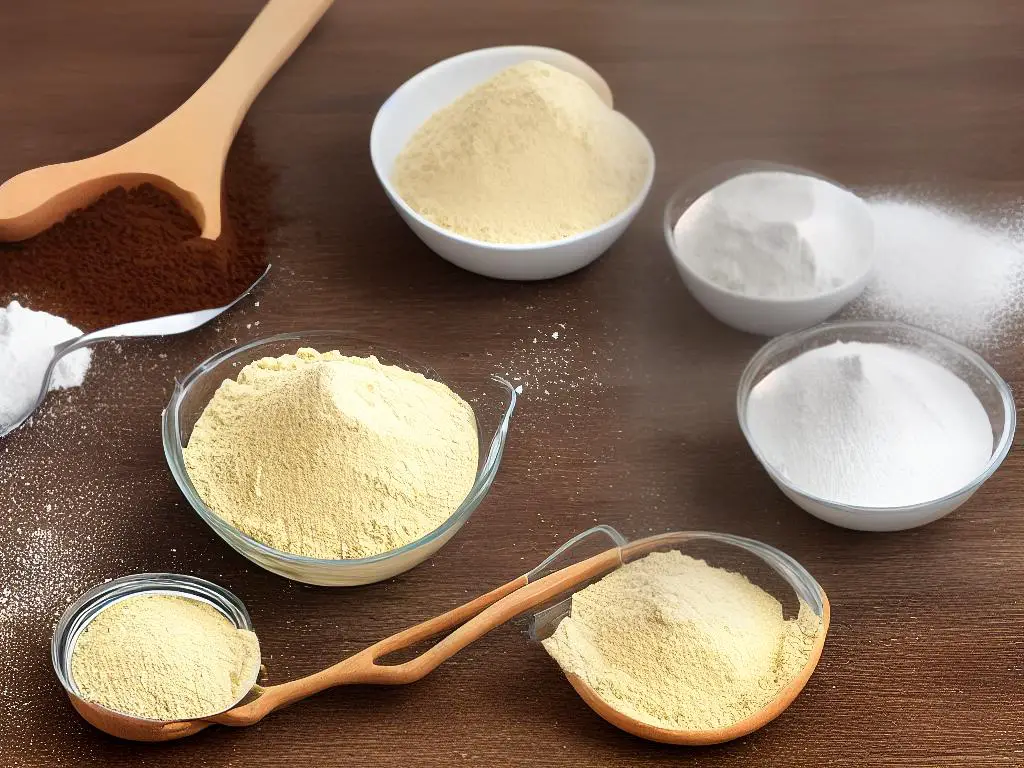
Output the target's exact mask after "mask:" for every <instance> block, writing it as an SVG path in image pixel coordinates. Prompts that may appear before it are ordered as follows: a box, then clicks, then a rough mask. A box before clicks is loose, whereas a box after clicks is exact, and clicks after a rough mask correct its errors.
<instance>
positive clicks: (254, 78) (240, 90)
mask: <svg viewBox="0 0 1024 768" xmlns="http://www.w3.org/2000/svg"><path fill="white" fill-rule="evenodd" d="M333 2H334V0H270V2H268V3H267V4H266V5H265V6H264V7H263V10H262V11H260V13H259V15H258V16H257V17H256V18H255V19H254V20H253V22H252V24H250V25H249V29H247V30H246V32H245V34H244V35H242V39H241V40H239V41H238V43H237V44H236V45H235V47H234V48H233V49H232V51H231V53H229V54H228V57H227V58H226V59H224V61H223V62H222V63H221V65H220V66H219V67H217V70H216V71H215V72H214V73H213V74H212V75H210V78H209V79H208V80H207V81H206V82H205V83H204V84H203V85H202V86H201V87H200V88H199V90H198V91H196V92H195V93H194V94H192V96H191V98H189V100H188V101H186V102H185V103H184V104H183V105H182V106H181V107H180V108H179V109H178V110H177V111H176V112H175V113H174V114H173V115H171V116H170V117H168V118H167V121H171V120H174V119H175V118H176V117H177V116H179V115H181V114H182V113H185V115H186V116H187V119H189V120H191V119H194V117H195V116H194V115H192V112H193V110H197V111H198V112H199V113H200V114H201V117H202V119H203V120H204V121H206V122H208V123H209V126H208V127H209V128H211V129H214V130H217V129H220V130H222V131H225V132H226V135H227V136H228V138H229V140H230V139H231V138H234V135H235V133H236V132H237V131H238V126H239V125H241V123H242V118H243V117H245V113H246V112H247V111H248V110H249V106H250V105H251V104H252V102H253V100H254V99H255V98H256V96H257V95H258V94H259V92H260V91H261V90H263V86H265V85H266V84H267V82H268V81H269V80H270V78H271V77H273V76H274V73H275V72H277V70H278V69H280V68H281V65H282V64H284V62H285V61H287V59H288V57H289V56H291V55H292V53H294V51H295V49H296V48H298V47H299V43H301V42H302V41H303V40H304V39H305V37H306V35H308V34H309V31H310V30H311V29H312V28H313V27H314V26H315V25H316V23H317V22H318V21H319V20H320V17H321V16H323V15H324V13H326V12H327V9H328V8H330V7H331V5H332V4H333Z"/></svg>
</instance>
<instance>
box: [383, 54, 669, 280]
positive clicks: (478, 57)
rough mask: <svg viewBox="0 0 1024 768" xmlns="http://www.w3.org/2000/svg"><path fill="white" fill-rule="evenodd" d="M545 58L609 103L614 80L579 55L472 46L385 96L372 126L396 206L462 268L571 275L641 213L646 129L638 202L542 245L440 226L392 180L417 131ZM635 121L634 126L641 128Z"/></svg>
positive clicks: (507, 274)
mask: <svg viewBox="0 0 1024 768" xmlns="http://www.w3.org/2000/svg"><path fill="white" fill-rule="evenodd" d="M525 61H540V62H544V63H546V64H550V65H552V66H555V67H558V68H559V69H561V70H563V71H565V72H569V73H570V74H573V75H576V76H577V77H579V78H580V79H581V80H583V81H585V82H586V83H587V84H588V85H590V86H591V87H592V88H593V89H594V90H595V91H596V92H597V94H598V96H599V97H600V98H601V100H602V101H604V102H605V103H606V104H608V105H609V106H611V104H612V94H611V90H610V89H609V88H608V85H607V83H605V81H604V80H603V79H602V78H601V76H600V75H599V74H597V72H595V71H594V70H593V69H592V68H591V67H590V66H588V65H587V64H586V63H584V62H583V61H581V60H580V59H578V58H576V57H575V56H572V55H571V54H568V53H566V52H564V51H559V50H556V49H554V48H544V47H540V46H533V45H510V46H500V47H496V48H483V49H480V50H476V51H469V52H468V53H463V54H460V55H458V56H453V57H452V58H449V59H445V60H443V61H440V62H438V63H437V64H434V65H433V66H430V67H427V69H425V70H423V71H422V72H420V73H419V74H417V75H415V76H414V77H412V78H410V79H409V80H407V81H406V82H405V83H403V84H402V85H401V86H399V88H398V90H396V91H395V92H394V93H393V94H391V96H390V97H388V99H387V101H385V102H384V104H383V106H381V108H380V110H379V111H378V112H377V116H376V117H375V118H374V120H373V127H372V128H371V130H370V160H371V161H372V163H373V170H374V172H375V173H376V174H377V179H378V180H379V181H380V184H381V186H382V187H383V188H384V191H385V193H387V196H388V199H389V200H390V201H391V204H392V205H393V206H394V207H395V210H396V211H398V214H399V215H400V216H401V217H402V219H403V220H404V221H405V223H406V224H408V225H409V228H410V229H411V230H412V231H413V232H414V233H415V234H416V236H417V237H418V238H419V239H420V240H422V241H423V242H424V243H425V244H426V245H427V247H429V248H430V249H431V250H432V251H434V253H436V254H437V255H439V256H441V257H442V258H444V259H446V260H447V261H450V262H451V263H452V264H455V265H456V266H459V267H462V268H463V269H466V270H469V271H470V272H475V273H477V274H479V275H484V276H485V277H495V278H499V279H503V280H546V279H549V278H553V277H559V276H561V275H566V274H569V273H570V272H574V271H576V270H578V269H581V268H583V267H585V266H587V265H588V264H590V263H591V262H593V261H595V260H596V259H597V258H598V257H599V256H600V255H601V254H603V253H604V252H605V251H607V250H608V248H610V247H611V245H612V244H613V243H614V242H615V241H616V240H618V239H619V237H620V236H621V235H622V233H623V232H625V230H626V227H628V226H629V224H630V222H631V221H632V220H633V218H634V217H635V216H636V214H637V212H638V211H639V210H640V207H641V206H642V205H643V203H644V200H645V199H646V198H647V193H648V192H649V191H650V188H651V184H652V182H653V181H654V149H653V148H652V147H651V145H650V142H649V141H648V140H647V138H646V137H645V136H644V135H643V132H642V131H640V129H639V128H636V132H637V136H638V138H639V139H640V140H642V142H643V144H644V146H645V147H646V148H647V153H648V158H649V162H648V164H647V177H646V179H645V180H644V183H643V185H642V186H641V188H640V191H639V192H638V193H637V195H636V197H635V198H634V199H633V202H632V203H630V205H629V206H628V207H627V208H626V209H625V210H623V211H622V212H621V213H619V214H618V215H616V216H614V217H613V218H611V219H609V220H608V221H606V222H604V223H603V224H602V225H600V226H599V227H595V228H593V229H590V230H587V231H585V232H581V233H579V234H577V235H573V236H572V237H566V238H564V239H561V240H552V241H547V242H541V243H525V244H502V243H491V242H485V241H483V240H475V239H472V238H469V237H464V236H462V235H459V234H456V233H455V232H452V231H450V230H447V229H444V228H443V227H440V226H438V225H437V224H435V223H434V222H432V221H430V220H429V219H427V218H426V217H424V216H422V215H420V214H419V213H417V212H416V211H415V210H413V208H412V207H411V206H410V205H409V204H408V203H406V202H405V201H404V200H403V199H402V197H401V195H399V194H398V192H397V191H396V190H395V187H394V184H393V183H392V181H391V173H392V168H393V167H394V164H395V159H396V158H397V157H398V155H399V153H400V152H401V151H402V148H403V147H404V146H405V145H406V143H407V142H408V141H409V139H410V138H411V137H412V135H413V134H414V133H415V132H416V130H417V129H418V128H419V127H420V126H421V125H422V124H423V123H424V122H426V120H427V119H428V118H429V117H430V116H431V115H433V114H434V113H435V112H437V111H438V110H439V109H441V108H442V107H445V106H447V105H449V104H451V103H452V102H453V101H455V100H456V99H458V98H459V97H460V96H462V95H463V94H464V93H466V92H467V91H469V90H471V89H472V88H474V87H475V86H477V85H479V84H481V83H483V82H484V81H485V80H488V79H489V78H491V77H493V76H494V75H496V74H497V73H498V72H500V71H501V70H503V69H506V68H507V67H511V66H514V65H516V64H520V63H522V62H525ZM634 127H635V126H634Z"/></svg>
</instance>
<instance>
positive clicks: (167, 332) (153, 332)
mask: <svg viewBox="0 0 1024 768" xmlns="http://www.w3.org/2000/svg"><path fill="white" fill-rule="evenodd" d="M268 272H270V265H267V268H266V269H265V270H263V273H262V274H261V275H260V276H259V277H257V278H256V280H255V281H254V282H253V284H252V285H250V286H249V287H248V288H246V289H245V290H244V291H243V292H242V293H241V294H240V295H239V296H238V298H236V299H235V300H234V301H232V302H231V303H230V304H226V305H225V306H223V307H215V308H214V309H200V310H197V311H195V312H183V313H181V314H179V315H167V316H165V317H154V318H152V319H150V320H137V321H135V322H133V323H122V324H121V325H115V326H113V327H112V328H102V329H100V330H98V331H92V332H90V333H83V334H82V335H81V336H76V337H75V338H73V339H68V340H67V341H64V342H61V343H60V344H57V345H56V346H54V348H53V357H52V358H50V364H49V365H48V366H47V367H46V372H45V373H44V374H43V380H42V383H41V384H40V387H39V396H38V397H36V400H35V402H34V403H32V405H31V406H30V407H29V408H28V409H26V410H25V412H24V413H23V414H21V416H16V417H15V418H14V421H12V422H11V423H10V424H2V423H0V438H2V437H6V436H7V435H9V434H11V432H13V431H14V430H16V429H17V428H18V427H20V426H21V425H22V424H24V423H25V422H26V421H27V420H28V418H29V417H30V416H31V415H32V414H33V413H35V411H36V409H37V408H38V407H39V406H40V405H42V404H43V400H45V399H46V395H47V393H48V392H49V391H50V379H52V378H53V372H54V370H55V369H56V368H57V363H59V362H60V361H61V358H63V357H64V356H65V355H69V354H71V353H72V352H74V351H75V350H77V349H82V348H83V347H89V346H92V345H93V344H98V343H99V342H101V341H109V340H111V339H134V338H143V337H147V336H175V335H177V334H179V333H188V332H189V331H193V330H195V329H196V328H198V327H199V326H201V325H205V324H206V323H208V322H210V321H211V320H213V319H214V318H215V317H219V316H220V315H222V314H223V313H225V312H227V311H228V310H229V309H231V308H232V307H233V306H235V304H237V303H238V302H240V301H241V300H242V299H244V298H245V297H246V296H248V295H249V293H251V292H252V289H253V288H255V287H256V286H257V285H259V284H260V282H261V281H262V280H263V278H264V277H266V276H267V273H268Z"/></svg>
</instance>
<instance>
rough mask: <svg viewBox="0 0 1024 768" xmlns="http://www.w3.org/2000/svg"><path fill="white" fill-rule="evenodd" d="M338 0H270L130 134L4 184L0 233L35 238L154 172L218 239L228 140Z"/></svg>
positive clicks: (205, 232)
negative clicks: (185, 88) (184, 90)
mask: <svg viewBox="0 0 1024 768" xmlns="http://www.w3.org/2000/svg"><path fill="white" fill-rule="evenodd" d="M333 2H334V0H270V2H268V3H267V4H266V6H264V8H263V10H262V11H261V12H260V14H259V15H258V16H257V17H256V19H255V20H254V21H253V23H252V25H251V26H250V27H249V29H248V30H247V31H246V33H245V35H243V36H242V39H241V40H239V42H238V44H237V45H236V46H235V47H234V49H233V50H232V51H231V53H230V54H228V57H227V58H226V59H225V60H224V62H223V63H222V64H221V65H220V67H218V68H217V70H216V71H215V72H214V73H213V75H211V76H210V79H209V80H207V81H206V83H205V84H204V85H203V86H202V87H201V88H200V89H199V90H198V91H196V92H195V93H194V94H192V96H191V97H190V98H189V99H188V101H186V102H185V103H184V104H182V105H181V106H180V107H179V108H178V109H177V110H175V111H174V112H173V113H171V114H170V115H168V116H167V117H165V118H164V119H163V120H161V121H160V122H159V123H157V124H156V125H154V126H153V127H152V128H150V129H149V130H148V131H146V132H145V133H143V134H142V135H140V136H137V137H136V138H134V139H132V140H131V141H129V142H128V143H126V144H122V145H121V146H119V147H117V148H115V149H112V150H110V151H108V152H104V153H103V154H100V155H95V156H94V157H89V158H86V159H84V160H77V161H75V162H70V163H57V164H55V165H46V166H43V167H40V168H34V169H32V170H30V171H25V172H24V173H20V174H18V175H17V176H14V177H13V178H11V179H9V180H7V181H6V182H5V183H4V184H2V185H0V241H16V240H25V239H27V238H30V237H33V236H35V235H37V234H39V233H40V232H42V231H43V230H45V229H47V228H49V227H51V226H53V225H54V224H56V223H57V222H59V221H61V220H62V219H64V218H65V217H66V216H67V215H68V214H69V213H71V212H72V211H74V210H76V209H79V208H83V207H85V206H87V205H89V204H90V203H92V202H94V201H95V200H96V199H97V198H98V197H100V196H101V195H102V194H103V193H104V192H107V191H109V190H111V189H113V188H114V187H118V186H123V187H134V186H137V185H139V184H142V183H145V182H150V183H152V184H154V185H155V186H158V187H160V188H161V189H163V190H164V191H166V192H168V193H170V194H171V195H173V196H174V197H175V198H177V200H178V201H179V202H180V203H181V204H182V206H184V207H185V208H186V209H187V210H188V211H189V212H190V213H191V214H192V215H193V217H195V219H196V222H197V223H198V224H199V226H200V227H201V229H202V236H203V237H204V238H206V239H208V240H216V239H217V238H218V237H219V236H220V232H221V181H222V177H223V174H224V163H225V161H226V159H227V154H228V149H229V148H230V147H231V142H232V141H233V140H234V138H235V134H236V133H237V132H238V127H239V126H240V125H241V123H242V118H243V117H245V113H246V112H247V111H248V110H249V106H250V105H251V104H252V102H253V99H255V98H256V96H257V94H259V92H260V91H261V90H263V86H264V85H266V84H267V81H269V80H270V78H271V77H273V75H274V73H275V72H277V70H278V69H279V68H280V67H281V65H282V64H283V63H284V62H285V61H286V60H287V59H288V57H289V56H291V54H292V52H293V51H294V50H295V49H296V48H297V47H298V46H299V43H301V42H302V40H303V39H304V38H305V37H306V35H307V34H309V31H310V30H311V29H312V28H313V26H314V25H315V24H316V22H317V21H318V20H319V19H320V17H321V16H323V14H324V13H325V12H326V11H327V9H328V8H329V7H330V6H331V4H332V3H333Z"/></svg>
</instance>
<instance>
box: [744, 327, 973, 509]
mask: <svg viewBox="0 0 1024 768" xmlns="http://www.w3.org/2000/svg"><path fill="white" fill-rule="evenodd" d="M747 425H748V429H749V431H750V435H751V438H752V440H753V442H754V444H755V445H756V446H757V449H758V450H759V451H760V453H761V455H762V456H763V458H764V459H765V460H766V461H767V462H768V463H769V464H770V465H771V466H772V467H774V468H775V470H776V471H778V472H779V473H780V474H781V475H782V476H783V477H785V478H786V479H787V480H789V481H790V482H791V483H792V484H793V485H794V486H796V487H797V488H798V489H800V490H802V491H804V492H806V493H810V494H812V495H814V496H818V497H820V498H824V499H827V500H830V501H835V502H840V503H844V504H853V505H857V506H864V507H890V506H906V505H910V504H918V503H922V502H925V501H931V500H934V499H937V498H940V497H942V496H945V495H946V494H949V493H953V492H955V491H957V490H959V489H960V488H962V487H963V486H964V485H966V484H967V483H968V482H970V481H971V480H973V479H974V478H975V477H977V476H978V474H980V473H981V471H982V469H984V467H985V465H986V464H987V463H988V461H989V458H990V457H991V455H992V442H993V438H992V427H991V425H990V423H989V420H988V416H987V414H986V413H985V409H984V407H983V406H982V404H981V402H980V401H979V400H978V398H977V397H976V396H975V394H974V393H973V392H972V391H971V389H970V387H969V386H968V385H967V384H966V383H965V382H964V381H962V380H961V379H960V378H958V377H957V376H956V375H955V374H953V373H952V372H950V371H949V370H947V369H946V368H944V367H942V366H941V365H939V364H937V363H934V362H932V361H931V360H928V359H926V358H924V357H922V356H921V355H919V354H916V353H915V352H911V351H908V350H906V349H904V348H900V347H896V346H892V345H889V344H868V343H861V342H836V343H834V344H831V345H829V346H826V347H819V348H818V349H813V350H810V351H808V352H805V353H803V354H802V355H800V356H798V357H796V358H794V359H793V360H790V361H789V362H787V363H785V364H784V365H782V366H780V367H779V368H777V369H775V370H774V371H772V372H771V373H769V374H768V375H767V376H765V377H764V379H762V380H761V381H760V382H758V384H757V385H756V386H755V387H754V389H753V390H752V391H751V393H750V399H749V401H748V404H747Z"/></svg>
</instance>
